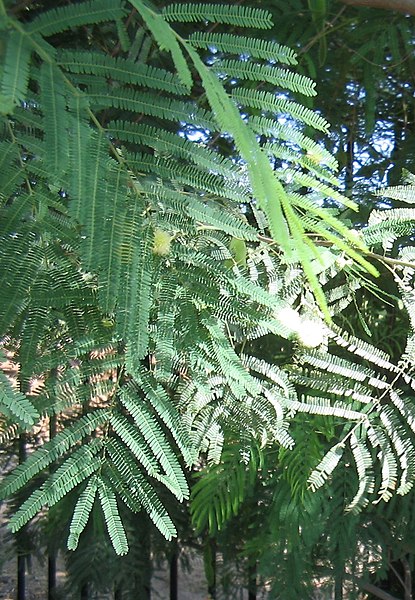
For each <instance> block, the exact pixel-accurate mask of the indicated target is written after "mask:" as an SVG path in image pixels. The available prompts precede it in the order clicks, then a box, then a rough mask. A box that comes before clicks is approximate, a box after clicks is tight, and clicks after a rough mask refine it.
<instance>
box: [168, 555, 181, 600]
mask: <svg viewBox="0 0 415 600" xmlns="http://www.w3.org/2000/svg"><path fill="white" fill-rule="evenodd" d="M178 562H179V561H178V552H177V546H176V545H175V547H174V550H173V555H172V557H171V559H170V600H178V598H179V597H178V595H177V594H178Z"/></svg>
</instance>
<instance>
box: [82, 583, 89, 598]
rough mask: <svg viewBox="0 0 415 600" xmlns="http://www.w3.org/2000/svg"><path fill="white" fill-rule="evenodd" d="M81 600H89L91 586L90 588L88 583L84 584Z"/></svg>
mask: <svg viewBox="0 0 415 600" xmlns="http://www.w3.org/2000/svg"><path fill="white" fill-rule="evenodd" d="M81 600H89V586H88V583H84V584H82V587H81Z"/></svg>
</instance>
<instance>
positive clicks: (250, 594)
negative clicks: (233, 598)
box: [248, 562, 257, 600]
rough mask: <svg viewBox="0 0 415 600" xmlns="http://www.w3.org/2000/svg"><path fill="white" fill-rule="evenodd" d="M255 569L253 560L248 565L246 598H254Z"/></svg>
mask: <svg viewBox="0 0 415 600" xmlns="http://www.w3.org/2000/svg"><path fill="white" fill-rule="evenodd" d="M256 570H257V569H256V562H253V563H251V564H250V565H249V566H248V600H256V593H257V584H256V576H257V572H256Z"/></svg>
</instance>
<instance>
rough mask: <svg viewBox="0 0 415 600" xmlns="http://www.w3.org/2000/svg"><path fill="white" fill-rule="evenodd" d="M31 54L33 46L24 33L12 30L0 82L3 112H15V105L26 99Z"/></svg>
mask: <svg viewBox="0 0 415 600" xmlns="http://www.w3.org/2000/svg"><path fill="white" fill-rule="evenodd" d="M31 54H32V47H31V45H30V43H29V40H28V39H27V38H26V36H25V35H24V33H22V32H20V31H10V33H9V34H8V36H7V47H6V52H5V58H4V64H3V72H2V77H1V84H0V94H1V95H0V100H1V108H0V112H1V113H2V114H7V113H11V112H13V110H14V107H15V106H16V105H17V104H18V103H19V102H23V101H24V100H25V99H26V92H27V85H28V82H29V62H30V58H31Z"/></svg>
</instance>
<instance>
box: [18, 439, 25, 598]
mask: <svg viewBox="0 0 415 600" xmlns="http://www.w3.org/2000/svg"><path fill="white" fill-rule="evenodd" d="M25 459H26V436H25V434H24V433H22V434H21V435H20V436H19V463H22V462H23V461H24V460H25ZM25 536H26V527H23V529H22V530H21V531H19V533H18V534H17V539H16V542H17V600H26V559H27V556H26V550H25Z"/></svg>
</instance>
